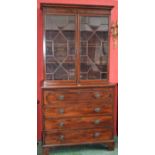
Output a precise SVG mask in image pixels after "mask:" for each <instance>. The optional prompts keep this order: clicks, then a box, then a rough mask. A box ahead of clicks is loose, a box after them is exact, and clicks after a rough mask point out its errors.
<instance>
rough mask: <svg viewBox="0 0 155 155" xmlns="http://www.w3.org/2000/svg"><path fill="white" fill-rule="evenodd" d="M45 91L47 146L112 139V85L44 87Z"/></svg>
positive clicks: (44, 118) (44, 117) (44, 132)
mask: <svg viewBox="0 0 155 155" xmlns="http://www.w3.org/2000/svg"><path fill="white" fill-rule="evenodd" d="M42 94H43V105H42V114H43V143H44V145H65V144H81V143H95V142H102V141H106V140H112V139H113V101H114V88H113V87H108V88H104V87H103V88H89V89H88V88H87V89H73V88H71V89H69V88H67V89H64V88H63V89H54V90H53V89H48V90H46V89H44V90H43V93H42Z"/></svg>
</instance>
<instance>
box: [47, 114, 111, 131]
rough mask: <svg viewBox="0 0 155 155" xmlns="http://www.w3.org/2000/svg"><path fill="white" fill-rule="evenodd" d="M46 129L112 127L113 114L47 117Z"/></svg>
mask: <svg viewBox="0 0 155 155" xmlns="http://www.w3.org/2000/svg"><path fill="white" fill-rule="evenodd" d="M44 123H45V124H44V127H45V131H51V130H58V129H60V130H64V129H83V128H99V127H112V126H113V119H112V116H93V117H92V116H90V117H77V118H73V117H71V118H66V119H64V118H62V119H45V122H44Z"/></svg>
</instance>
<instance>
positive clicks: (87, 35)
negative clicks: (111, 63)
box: [80, 16, 108, 80]
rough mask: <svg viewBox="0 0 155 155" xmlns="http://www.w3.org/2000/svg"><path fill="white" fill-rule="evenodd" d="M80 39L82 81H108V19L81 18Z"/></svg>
mask: <svg viewBox="0 0 155 155" xmlns="http://www.w3.org/2000/svg"><path fill="white" fill-rule="evenodd" d="M80 38H81V43H80V46H81V47H80V60H81V62H80V79H82V80H101V79H107V64H108V17H90V16H89V17H86V16H85V17H81V18H80Z"/></svg>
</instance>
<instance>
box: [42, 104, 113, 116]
mask: <svg viewBox="0 0 155 155" xmlns="http://www.w3.org/2000/svg"><path fill="white" fill-rule="evenodd" d="M112 111H113V108H112V104H103V105H102V104H95V105H93V106H92V105H84V104H82V106H81V104H77V105H74V106H60V107H49V106H48V107H47V106H44V108H43V114H44V116H45V118H52V117H53V118H57V117H71V116H87V115H103V114H104V115H105V114H112Z"/></svg>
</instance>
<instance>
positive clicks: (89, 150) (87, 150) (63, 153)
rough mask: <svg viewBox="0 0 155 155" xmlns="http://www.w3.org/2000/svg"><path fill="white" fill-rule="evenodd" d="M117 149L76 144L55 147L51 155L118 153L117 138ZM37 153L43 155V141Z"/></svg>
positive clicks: (107, 154) (116, 154)
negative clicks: (110, 149) (111, 149)
mask: <svg viewBox="0 0 155 155" xmlns="http://www.w3.org/2000/svg"><path fill="white" fill-rule="evenodd" d="M115 141H116V142H115V150H114V151H108V150H106V148H105V147H104V146H101V145H88V146H74V147H69V148H68V147H67V148H66V147H63V148H59V149H58V148H54V149H52V152H51V153H49V155H118V147H117V138H115ZM37 152H38V153H37V155H42V154H41V152H42V150H41V143H40V142H39V144H38V150H37Z"/></svg>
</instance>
